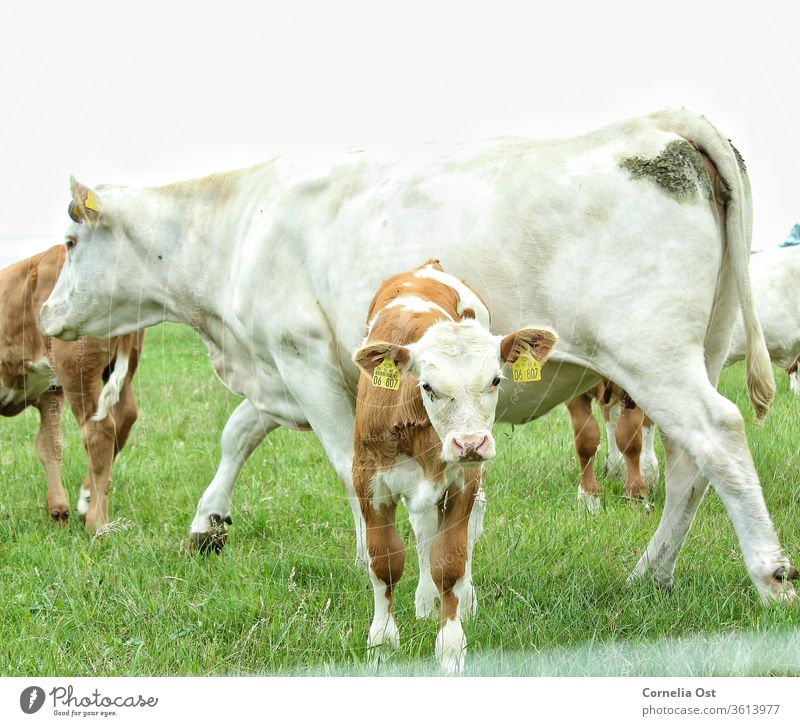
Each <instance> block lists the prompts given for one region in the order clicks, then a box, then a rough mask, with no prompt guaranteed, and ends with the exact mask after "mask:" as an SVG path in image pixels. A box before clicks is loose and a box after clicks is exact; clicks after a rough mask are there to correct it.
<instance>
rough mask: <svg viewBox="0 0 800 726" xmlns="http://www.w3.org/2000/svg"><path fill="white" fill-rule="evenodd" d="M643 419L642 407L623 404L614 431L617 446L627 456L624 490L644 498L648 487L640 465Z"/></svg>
mask: <svg viewBox="0 0 800 726" xmlns="http://www.w3.org/2000/svg"><path fill="white" fill-rule="evenodd" d="M643 421H644V414H643V413H642V409H641V408H639V407H638V406H634V407H632V408H631V407H628V406H623V407H622V411H621V412H620V416H619V420H618V421H617V426H616V431H615V432H614V437H615V439H616V442H617V448H618V449H619V450H620V451H621V452H622V455H623V456H624V457H625V468H626V471H627V479H626V481H625V488H624V490H623V492H624V494H625V496H626V497H628V498H630V499H644V498H645V497H646V496H647V487H646V486H645V484H644V481H642V474H641V467H640V458H641V454H642V423H643Z"/></svg>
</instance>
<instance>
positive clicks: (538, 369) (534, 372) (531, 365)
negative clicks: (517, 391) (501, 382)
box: [511, 353, 542, 383]
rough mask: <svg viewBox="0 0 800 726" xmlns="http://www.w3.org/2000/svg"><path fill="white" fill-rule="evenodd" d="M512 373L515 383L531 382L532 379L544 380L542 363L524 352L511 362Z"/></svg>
mask: <svg viewBox="0 0 800 726" xmlns="http://www.w3.org/2000/svg"><path fill="white" fill-rule="evenodd" d="M511 375H512V378H513V379H514V383H531V382H532V381H541V380H542V364H541V363H540V362H539V361H538V360H536V358H533V357H532V356H530V355H528V354H527V353H523V354H522V355H521V356H520V357H519V358H517V359H516V360H515V361H514V362H513V363H512V364H511Z"/></svg>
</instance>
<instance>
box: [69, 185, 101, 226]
mask: <svg viewBox="0 0 800 726" xmlns="http://www.w3.org/2000/svg"><path fill="white" fill-rule="evenodd" d="M69 191H70V194H71V195H72V200H71V201H70V203H69V216H70V219H72V221H73V222H78V224H82V223H83V222H91V223H94V222H96V221H97V220H98V219H99V218H100V209H101V205H100V197H99V196H97V194H96V193H95V192H93V191H92V190H91V189H89V187H87V186H84V185H83V184H81V183H80V182H79V181H78V180H77V179H76V178H75V177H74V176H71V177H70V178H69Z"/></svg>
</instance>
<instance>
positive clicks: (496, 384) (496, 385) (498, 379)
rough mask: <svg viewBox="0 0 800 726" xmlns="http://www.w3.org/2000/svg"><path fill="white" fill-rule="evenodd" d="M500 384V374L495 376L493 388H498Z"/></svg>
mask: <svg viewBox="0 0 800 726" xmlns="http://www.w3.org/2000/svg"><path fill="white" fill-rule="evenodd" d="M499 385H500V376H495V377H494V380H493V381H492V388H497V387H498V386H499Z"/></svg>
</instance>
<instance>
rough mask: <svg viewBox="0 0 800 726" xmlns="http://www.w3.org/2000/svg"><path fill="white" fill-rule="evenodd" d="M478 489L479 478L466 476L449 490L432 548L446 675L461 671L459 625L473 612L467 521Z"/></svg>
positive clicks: (464, 646)
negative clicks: (439, 603)
mask: <svg viewBox="0 0 800 726" xmlns="http://www.w3.org/2000/svg"><path fill="white" fill-rule="evenodd" d="M479 489H480V476H466V477H465V482H464V485H463V486H460V485H454V486H452V487H450V489H449V490H448V492H447V495H446V496H445V498H444V500H443V501H442V503H441V505H440V506H439V531H438V533H437V535H436V538H435V539H434V541H433V543H432V545H431V574H432V575H433V579H434V582H435V583H436V585H437V587H438V588H439V593H440V597H441V602H442V607H441V620H440V625H439V633H438V634H437V636H436V657H437V659H438V661H439V665H440V666H441V668H442V671H443V672H444V673H447V674H456V673H461V672H462V671H463V670H464V658H465V655H466V649H467V639H466V636H465V634H464V628H463V627H462V624H461V621H462V618H463V617H464V616H465V615H466V614H467V612H468V611H471V609H472V600H473V591H472V582H471V579H470V574H471V573H470V569H471V568H470V550H471V548H470V519H471V515H472V509H473V506H474V503H475V499H476V496H477V495H478V492H479ZM473 544H474V543H473Z"/></svg>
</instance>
